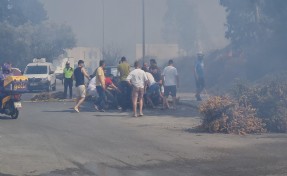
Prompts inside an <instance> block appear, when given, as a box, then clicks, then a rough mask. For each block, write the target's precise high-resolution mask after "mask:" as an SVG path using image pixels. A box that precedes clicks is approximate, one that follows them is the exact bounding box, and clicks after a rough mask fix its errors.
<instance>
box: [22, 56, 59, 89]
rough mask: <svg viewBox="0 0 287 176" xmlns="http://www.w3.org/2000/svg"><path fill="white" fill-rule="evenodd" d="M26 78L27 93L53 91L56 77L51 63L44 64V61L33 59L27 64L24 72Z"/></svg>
mask: <svg viewBox="0 0 287 176" xmlns="http://www.w3.org/2000/svg"><path fill="white" fill-rule="evenodd" d="M24 75H25V76H26V77H28V90H29V91H48V92H49V91H55V90H56V75H55V72H54V67H53V64H52V63H49V62H46V59H44V58H42V59H34V60H33V63H29V64H28V65H27V66H26V68H25V71H24Z"/></svg>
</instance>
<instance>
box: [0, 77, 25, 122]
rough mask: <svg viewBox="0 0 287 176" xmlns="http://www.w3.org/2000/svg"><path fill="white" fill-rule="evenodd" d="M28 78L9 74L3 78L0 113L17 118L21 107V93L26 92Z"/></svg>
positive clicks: (0, 93)
mask: <svg viewBox="0 0 287 176" xmlns="http://www.w3.org/2000/svg"><path fill="white" fill-rule="evenodd" d="M27 83H28V78H27V77H26V76H9V77H7V78H6V79H5V80H4V83H3V88H2V90H1V92H0V101H1V106H0V113H1V114H5V115H8V116H11V118H12V119H17V118H18V116H19V109H21V108H22V103H21V95H22V94H23V93H25V92H27V91H28V90H27Z"/></svg>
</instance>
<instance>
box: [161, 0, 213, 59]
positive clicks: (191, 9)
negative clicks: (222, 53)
mask: <svg viewBox="0 0 287 176" xmlns="http://www.w3.org/2000/svg"><path fill="white" fill-rule="evenodd" d="M167 7H168V9H167V12H166V14H165V16H164V19H163V20H164V28H163V37H164V38H165V40H166V41H167V42H170V43H178V44H179V47H180V48H181V49H183V50H184V51H185V52H186V53H187V54H193V53H194V52H198V50H201V49H202V46H201V45H202V44H203V45H208V41H207V40H208V34H207V32H206V30H205V28H204V26H203V24H202V22H201V20H200V19H199V17H198V14H197V11H196V6H195V5H194V4H193V3H192V1H190V0H180V1H175V0H167Z"/></svg>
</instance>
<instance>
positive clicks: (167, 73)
mask: <svg viewBox="0 0 287 176" xmlns="http://www.w3.org/2000/svg"><path fill="white" fill-rule="evenodd" d="M162 77H163V78H162V80H163V82H164V100H163V108H168V109H170V106H169V103H168V101H167V98H168V96H169V95H171V96H172V101H173V108H176V91H177V90H176V89H177V88H178V87H179V77H178V73H177V69H176V68H175V67H174V66H173V60H169V61H168V66H167V67H165V68H164V70H163V72H162Z"/></svg>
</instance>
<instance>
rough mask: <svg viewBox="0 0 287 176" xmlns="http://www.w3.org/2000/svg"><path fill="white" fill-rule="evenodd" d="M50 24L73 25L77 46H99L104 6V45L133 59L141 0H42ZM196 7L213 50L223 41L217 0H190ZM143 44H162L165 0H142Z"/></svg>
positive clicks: (138, 37) (138, 35)
mask: <svg viewBox="0 0 287 176" xmlns="http://www.w3.org/2000/svg"><path fill="white" fill-rule="evenodd" d="M41 1H42V2H43V3H44V5H45V8H46V10H47V12H48V16H49V18H50V20H51V21H53V22H56V23H66V24H68V25H70V26H72V28H73V31H74V33H75V34H76V37H77V40H78V43H77V44H78V46H89V47H100V48H101V47H102V43H103V42H102V38H103V37H102V34H103V32H102V28H103V27H102V26H103V25H102V17H103V16H102V14H103V1H104V6H105V20H104V21H105V45H106V47H107V46H113V47H116V48H120V49H121V50H122V52H123V54H124V55H127V56H129V57H134V56H135V45H136V43H140V42H141V41H142V11H141V7H142V6H141V2H142V1H141V0H41ZM191 1H193V2H194V3H195V4H196V7H197V8H198V12H199V18H200V19H201V20H202V22H203V24H204V26H205V27H206V30H207V31H208V34H209V36H210V38H211V42H212V43H213V44H214V46H215V47H216V48H220V47H222V46H224V45H225V44H226V40H225V39H224V31H225V29H224V23H225V12H224V9H223V8H222V7H221V6H219V2H218V0H191ZM145 2H146V43H164V40H163V39H162V35H161V31H162V29H163V22H162V19H163V16H164V14H165V11H166V9H167V7H166V0H145Z"/></svg>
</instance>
